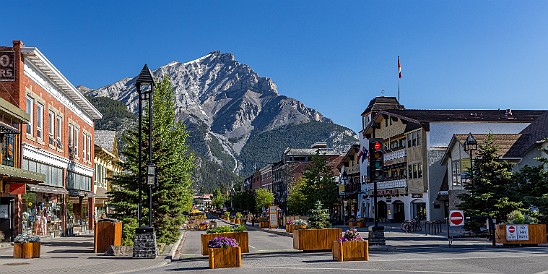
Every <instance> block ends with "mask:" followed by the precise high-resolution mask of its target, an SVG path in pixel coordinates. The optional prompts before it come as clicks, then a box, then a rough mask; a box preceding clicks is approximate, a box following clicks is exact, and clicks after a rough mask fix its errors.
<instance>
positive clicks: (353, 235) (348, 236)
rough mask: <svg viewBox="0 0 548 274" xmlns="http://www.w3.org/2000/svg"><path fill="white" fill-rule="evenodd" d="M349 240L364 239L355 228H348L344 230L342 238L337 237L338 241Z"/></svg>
mask: <svg viewBox="0 0 548 274" xmlns="http://www.w3.org/2000/svg"><path fill="white" fill-rule="evenodd" d="M350 241H360V242H361V241H364V240H363V238H362V237H361V236H360V234H359V233H358V230H357V229H355V228H354V229H349V230H347V231H346V232H344V235H343V236H342V238H340V239H339V243H341V242H350Z"/></svg>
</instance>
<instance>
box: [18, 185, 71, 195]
mask: <svg viewBox="0 0 548 274" xmlns="http://www.w3.org/2000/svg"><path fill="white" fill-rule="evenodd" d="M27 189H28V190H29V191H32V192H42V193H52V194H67V193H68V191H67V190H66V189H64V188H60V187H54V186H44V185H27Z"/></svg>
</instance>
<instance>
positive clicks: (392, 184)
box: [367, 179, 407, 190]
mask: <svg viewBox="0 0 548 274" xmlns="http://www.w3.org/2000/svg"><path fill="white" fill-rule="evenodd" d="M404 187H407V180H406V179H398V180H392V181H383V182H378V183H377V189H389V188H404ZM367 190H373V184H372V183H369V184H367Z"/></svg>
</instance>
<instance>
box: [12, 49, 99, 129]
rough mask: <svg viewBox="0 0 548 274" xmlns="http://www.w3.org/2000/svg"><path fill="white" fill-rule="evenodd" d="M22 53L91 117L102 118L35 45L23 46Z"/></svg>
mask: <svg viewBox="0 0 548 274" xmlns="http://www.w3.org/2000/svg"><path fill="white" fill-rule="evenodd" d="M21 54H22V55H24V56H25V59H27V60H29V61H30V62H32V64H34V65H35V66H36V67H37V68H39V69H40V70H41V71H42V73H44V74H45V75H46V76H47V77H48V78H49V79H50V80H51V81H52V82H53V83H55V85H57V87H59V88H60V89H61V91H62V92H63V93H65V94H66V95H67V96H68V97H69V98H70V99H71V100H72V101H73V102H75V103H76V104H77V105H78V106H79V107H80V108H82V110H84V111H85V112H86V113H87V114H88V115H89V116H90V117H91V119H94V120H97V119H101V118H102V117H103V115H102V114H101V113H100V112H99V111H98V110H97V109H96V108H95V107H94V106H93V105H92V104H91V103H90V102H89V101H88V100H87V99H86V97H85V96H84V95H83V94H82V93H80V91H78V89H76V88H75V87H74V86H73V85H72V84H71V83H70V82H69V81H68V80H67V78H65V76H64V75H63V74H61V72H60V71H59V70H58V69H57V68H56V67H55V66H54V65H53V64H52V63H51V62H50V61H49V60H48V58H46V56H44V54H42V52H40V51H39V50H38V48H35V47H21Z"/></svg>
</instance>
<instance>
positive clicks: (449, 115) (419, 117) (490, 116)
mask: <svg viewBox="0 0 548 274" xmlns="http://www.w3.org/2000/svg"><path fill="white" fill-rule="evenodd" d="M508 112H509V113H510V114H508ZM546 112H547V111H546V110H419V109H405V110H396V109H391V110H385V111H380V112H379V114H385V115H386V114H388V115H397V116H401V117H407V118H410V119H412V120H416V121H419V122H440V121H445V122H449V121H460V122H468V121H486V122H513V123H516V122H526V123H531V122H533V121H534V120H535V119H537V118H538V117H540V116H541V115H543V114H544V113H546ZM397 116H396V117H397Z"/></svg>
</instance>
